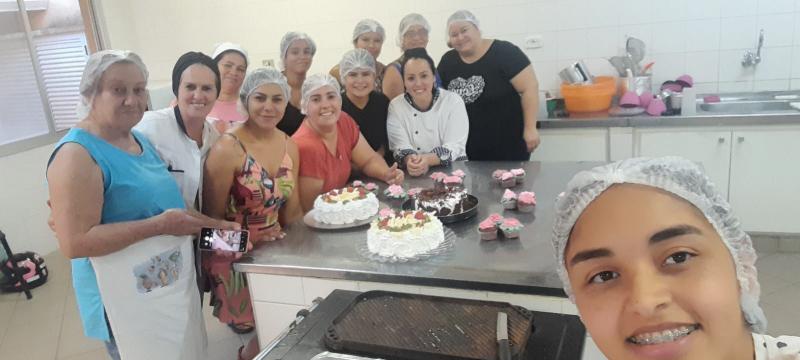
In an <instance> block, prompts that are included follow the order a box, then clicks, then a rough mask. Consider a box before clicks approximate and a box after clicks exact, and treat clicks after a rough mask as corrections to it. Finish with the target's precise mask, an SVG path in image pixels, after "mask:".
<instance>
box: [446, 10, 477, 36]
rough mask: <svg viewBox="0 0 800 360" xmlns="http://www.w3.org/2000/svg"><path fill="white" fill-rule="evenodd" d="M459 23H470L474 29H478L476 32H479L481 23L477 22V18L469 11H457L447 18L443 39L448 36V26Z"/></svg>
mask: <svg viewBox="0 0 800 360" xmlns="http://www.w3.org/2000/svg"><path fill="white" fill-rule="evenodd" d="M460 21H466V22H468V23H472V25H475V28H476V29H478V31H480V30H481V23H480V22H479V21H478V18H476V17H475V15H474V14H472V13H471V12H470V11H469V10H458V11H456V12H454V13H453V15H450V17H449V18H447V26H445V28H444V31H445V39H446V38H448V37H449V36H450V24H452V23H454V22H460Z"/></svg>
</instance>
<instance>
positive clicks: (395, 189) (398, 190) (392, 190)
mask: <svg viewBox="0 0 800 360" xmlns="http://www.w3.org/2000/svg"><path fill="white" fill-rule="evenodd" d="M404 193H405V192H404V191H403V187H402V186H400V185H389V187H388V188H386V194H388V195H391V196H396V197H399V196H403V194H404Z"/></svg>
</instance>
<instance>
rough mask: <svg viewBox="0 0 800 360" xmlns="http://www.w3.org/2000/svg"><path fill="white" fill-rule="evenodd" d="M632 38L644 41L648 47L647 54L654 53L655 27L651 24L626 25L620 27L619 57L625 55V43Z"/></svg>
mask: <svg viewBox="0 0 800 360" xmlns="http://www.w3.org/2000/svg"><path fill="white" fill-rule="evenodd" d="M631 36H633V37H635V38H638V39H639V40H642V41H644V43H645V46H646V50H645V53H646V54H649V53H652V52H653V51H652V47H653V26H652V25H650V24H644V25H626V26H620V28H619V35H618V36H617V39H618V41H619V43H618V45H617V55H622V54H624V53H625V42H626V41H627V40H628V37H631ZM645 56H647V55H645Z"/></svg>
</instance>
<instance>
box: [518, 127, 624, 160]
mask: <svg viewBox="0 0 800 360" xmlns="http://www.w3.org/2000/svg"><path fill="white" fill-rule="evenodd" d="M539 136H540V138H541V143H540V144H539V147H537V148H536V150H535V151H534V152H533V154H531V161H545V162H550V161H608V129H607V128H601V129H596V128H593V129H540V130H539Z"/></svg>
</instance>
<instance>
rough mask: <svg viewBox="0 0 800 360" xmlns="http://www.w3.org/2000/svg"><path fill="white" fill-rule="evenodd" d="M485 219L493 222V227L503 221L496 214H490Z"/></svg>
mask: <svg viewBox="0 0 800 360" xmlns="http://www.w3.org/2000/svg"><path fill="white" fill-rule="evenodd" d="M486 219H487V220H491V221H494V223H495V225H497V224H500V222H501V221H503V217H502V216H500V214H498V213H494V214H491V215H489V217H487V218H486Z"/></svg>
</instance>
